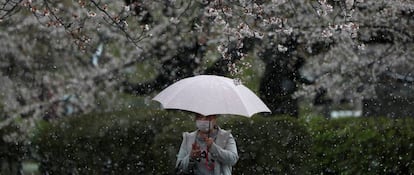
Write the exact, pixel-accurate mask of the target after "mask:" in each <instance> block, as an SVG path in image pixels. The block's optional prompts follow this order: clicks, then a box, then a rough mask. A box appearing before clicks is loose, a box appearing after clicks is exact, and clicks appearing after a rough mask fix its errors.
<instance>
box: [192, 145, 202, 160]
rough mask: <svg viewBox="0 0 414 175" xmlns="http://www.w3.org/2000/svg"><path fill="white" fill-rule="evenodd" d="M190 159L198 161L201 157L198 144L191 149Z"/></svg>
mask: <svg viewBox="0 0 414 175" xmlns="http://www.w3.org/2000/svg"><path fill="white" fill-rule="evenodd" d="M190 157H191V158H192V159H197V158H199V157H201V149H200V146H199V145H198V144H197V143H193V147H192V149H191V153H190Z"/></svg>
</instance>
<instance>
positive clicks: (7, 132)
mask: <svg viewBox="0 0 414 175" xmlns="http://www.w3.org/2000/svg"><path fill="white" fill-rule="evenodd" d="M21 133H22V132H21V130H20V129H19V127H18V126H15V125H13V124H12V125H8V126H6V127H4V128H2V129H0V174H17V172H18V171H19V169H20V168H21V167H20V163H21V162H22V161H23V160H24V159H25V158H27V152H28V146H27V143H25V142H24V140H22V139H21V138H20V137H19V135H21ZM6 140H8V141H6ZM9 140H10V141H11V142H10V141H9Z"/></svg>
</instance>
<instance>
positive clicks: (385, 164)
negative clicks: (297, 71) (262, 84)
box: [32, 111, 414, 174]
mask: <svg viewBox="0 0 414 175" xmlns="http://www.w3.org/2000/svg"><path fill="white" fill-rule="evenodd" d="M219 124H220V126H221V127H222V128H223V129H227V130H232V133H233V135H234V137H235V139H236V142H237V146H238V151H239V156H240V159H239V161H238V163H237V164H236V165H235V166H234V169H233V171H234V174H410V173H413V172H414V151H413V150H414V149H413V147H414V119H411V118H403V119H389V118H345V119H332V120H326V119H322V118H313V119H311V120H308V121H302V120H298V119H295V118H290V117H267V118H266V117H253V118H244V117H221V118H219ZM40 126H41V127H39V128H38V130H37V132H36V133H35V137H34V138H33V144H32V146H33V148H36V149H34V151H35V152H34V153H35V154H34V155H35V156H34V157H35V158H36V159H37V160H39V162H40V163H41V165H40V167H41V171H42V173H46V172H47V173H49V174H71V173H75V174H169V173H171V172H172V171H173V168H174V165H175V160H176V154H177V151H178V149H179V146H180V144H181V141H182V132H184V131H192V130H194V129H195V124H194V121H193V119H192V115H190V114H187V113H180V112H165V111H128V112H118V113H111V114H101V115H100V114H97V115H87V116H80V117H71V118H66V119H61V120H57V121H55V122H52V123H44V124H43V125H40Z"/></svg>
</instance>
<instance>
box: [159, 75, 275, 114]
mask: <svg viewBox="0 0 414 175" xmlns="http://www.w3.org/2000/svg"><path fill="white" fill-rule="evenodd" d="M153 100H155V101H158V102H160V103H161V105H162V107H163V108H164V109H181V110H186V111H192V112H196V113H199V114H202V115H204V116H208V115H215V114H233V115H241V116H246V117H251V116H252V115H254V114H256V113H259V112H270V110H269V108H268V107H267V106H266V105H265V104H264V103H263V102H262V100H260V98H259V97H257V96H256V95H255V94H254V93H253V92H252V91H251V90H250V89H248V88H247V87H245V86H244V85H242V84H241V83H238V81H236V80H233V79H230V78H227V77H222V76H216V75H198V76H194V77H190V78H185V79H182V80H180V81H178V82H176V83H174V84H172V85H170V86H169V87H167V88H166V89H164V90H163V91H161V92H160V93H159V94H158V95H157V96H155V97H154V98H153Z"/></svg>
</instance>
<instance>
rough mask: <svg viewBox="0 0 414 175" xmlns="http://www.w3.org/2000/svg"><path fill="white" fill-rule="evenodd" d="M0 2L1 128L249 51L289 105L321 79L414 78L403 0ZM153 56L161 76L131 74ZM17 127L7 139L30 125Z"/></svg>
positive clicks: (409, 5) (278, 106)
mask: <svg viewBox="0 0 414 175" xmlns="http://www.w3.org/2000/svg"><path fill="white" fill-rule="evenodd" d="M0 8H1V9H0V40H1V42H0V45H1V47H0V49H1V51H0V59H2V61H1V63H0V64H1V65H0V68H1V73H0V78H1V81H2V85H1V86H0V88H1V97H0V98H1V100H2V102H3V103H2V104H1V105H0V106H1V111H2V113H3V116H2V120H0V129H1V128H3V127H6V126H9V125H12V124H18V125H19V126H20V127H18V128H20V129H21V130H22V131H27V128H31V127H33V126H34V125H35V123H36V122H35V121H37V120H39V119H45V118H46V119H49V118H56V117H62V116H65V115H73V114H82V113H88V112H91V111H96V110H105V109H110V108H108V107H107V106H111V105H114V104H115V103H117V101H116V100H115V99H117V98H118V96H119V94H120V93H122V92H125V93H132V94H136V95H143V94H149V93H152V92H154V91H157V90H160V89H162V88H163V87H165V86H167V85H168V84H170V83H172V82H174V81H176V80H178V79H180V78H183V77H187V76H191V75H196V74H202V73H214V74H220V75H228V76H232V77H236V78H237V77H238V75H239V74H240V73H241V71H242V70H243V69H244V68H248V67H250V66H252V65H249V64H248V63H247V62H245V61H244V60H245V59H246V58H253V59H260V60H262V61H263V62H264V63H265V65H266V67H265V70H264V72H265V73H264V75H263V77H262V82H261V84H260V85H261V87H260V96H261V97H262V98H263V99H264V100H265V102H266V103H268V104H269V106H271V108H272V110H273V111H274V113H280V114H290V115H297V99H296V98H299V97H302V96H313V95H314V94H315V93H317V92H319V89H326V91H324V92H326V95H328V96H329V97H330V98H333V99H334V100H336V99H342V98H344V96H345V97H346V98H349V99H361V98H366V97H372V96H375V94H376V93H375V85H376V83H377V81H378V77H379V76H380V75H382V74H384V73H389V74H390V75H400V74H404V75H409V76H406V78H403V81H409V77H411V74H406V72H399V69H401V68H405V69H406V70H409V69H412V65H413V64H410V63H411V62H412V61H413V60H412V59H413V49H412V48H413V47H412V43H413V31H412V30H413V19H412V16H413V11H414V10H413V9H414V8H413V2H411V1H404V0H395V1H386V0H381V1H368V0H355V1H353V0H331V1H326V0H318V1H317V0H311V1H305V0H294V1H286V0H228V1H224V0H195V1H184V0H166V1H159V0H155V1H141V0H125V1H108V0H89V1H87V0H79V1H68V0H63V1H50V0H1V1H0ZM144 62H145V63H146V64H147V63H150V64H151V65H152V66H153V67H154V68H155V69H156V70H159V71H158V74H157V75H156V77H155V78H154V79H150V80H148V81H147V82H132V81H131V80H130V79H129V78H128V76H125V75H128V74H132V75H133V74H134V73H133V72H135V70H136V68H137V66H136V65H139V64H143V63H144ZM400 79H401V78H400ZM411 82H412V81H411ZM102 99H104V100H102ZM20 119H23V120H20ZM14 136H15V137H9V136H7V137H6V136H4V137H3V139H5V138H7V139H9V140H16V137H19V139H20V140H24V139H25V138H26V137H27V135H25V134H20V135H18V136H16V135H14ZM19 139H17V140H19Z"/></svg>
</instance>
